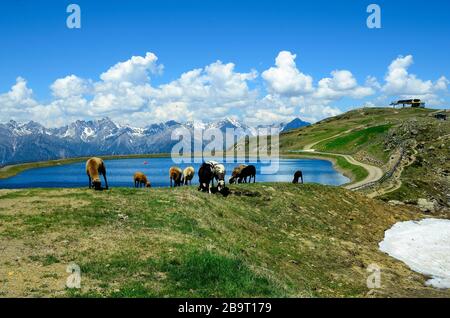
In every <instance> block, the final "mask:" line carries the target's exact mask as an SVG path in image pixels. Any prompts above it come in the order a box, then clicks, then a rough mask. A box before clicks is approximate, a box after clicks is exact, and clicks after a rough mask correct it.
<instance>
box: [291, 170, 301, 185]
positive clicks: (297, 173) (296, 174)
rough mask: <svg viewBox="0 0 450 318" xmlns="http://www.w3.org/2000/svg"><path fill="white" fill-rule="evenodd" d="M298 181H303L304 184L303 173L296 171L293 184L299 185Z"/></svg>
mask: <svg viewBox="0 0 450 318" xmlns="http://www.w3.org/2000/svg"><path fill="white" fill-rule="evenodd" d="M298 179H302V183H303V173H302V172H301V171H300V170H297V171H295V173H294V180H292V183H298Z"/></svg>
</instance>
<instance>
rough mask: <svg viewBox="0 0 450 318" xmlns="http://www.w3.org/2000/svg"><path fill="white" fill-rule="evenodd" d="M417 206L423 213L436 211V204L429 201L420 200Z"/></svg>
mask: <svg viewBox="0 0 450 318" xmlns="http://www.w3.org/2000/svg"><path fill="white" fill-rule="evenodd" d="M417 205H418V206H419V209H420V210H421V211H422V212H434V210H435V206H434V202H431V201H428V200H427V199H423V198H420V199H418V200H417Z"/></svg>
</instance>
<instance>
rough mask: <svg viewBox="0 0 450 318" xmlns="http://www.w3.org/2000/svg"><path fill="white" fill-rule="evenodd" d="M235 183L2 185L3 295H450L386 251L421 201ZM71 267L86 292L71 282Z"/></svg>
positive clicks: (0, 276) (317, 187)
mask: <svg viewBox="0 0 450 318" xmlns="http://www.w3.org/2000/svg"><path fill="white" fill-rule="evenodd" d="M231 190H232V194H231V195H229V196H228V197H222V196H219V195H208V194H205V193H201V192H198V191H197V190H196V188H195V187H183V188H177V189H168V188H165V189H145V190H143V189H141V190H135V189H120V188H116V189H112V190H110V191H103V192H95V191H90V190H87V189H62V190H61V189H52V190H45V189H30V190H17V191H10V190H2V191H0V246H1V247H2V257H1V258H0V282H1V285H0V286H1V287H0V293H1V296H46V297H47V296H49V297H70V296H74V297H78V296H92V297H103V296H113V297H122V296H125V297H166V296H186V297H204V296H211V297H221V296H233V297H234V296H236V297H241V296H242V297H244V296H245V297H258V296H265V297H266V296H267V297H285V296H286V297H324V296H326V297H366V296H450V294H449V292H448V291H441V290H436V289H432V288H429V287H427V286H425V285H424V281H425V278H424V277H423V276H421V275H418V274H415V273H413V272H412V271H410V270H409V269H408V268H407V267H406V266H404V265H403V264H402V263H401V262H398V261H395V260H393V259H392V258H390V257H388V256H387V255H385V254H383V253H381V252H380V251H378V242H379V241H381V240H382V238H383V235H384V231H385V230H386V229H388V228H389V227H390V226H392V225H393V224H394V223H395V222H397V221H400V220H407V219H411V218H418V217H420V215H419V214H417V212H414V211H413V210H411V208H405V207H391V206H389V205H387V204H385V203H383V202H381V201H376V200H372V199H369V198H367V197H365V196H363V195H361V194H358V193H355V192H350V191H347V190H345V189H342V188H338V187H328V186H321V185H293V184H282V183H271V184H262V183H260V184H258V183H257V184H247V185H239V186H233V187H231ZM72 262H75V263H76V264H78V265H79V266H80V269H81V275H82V276H81V277H82V281H81V286H82V288H81V290H72V289H66V288H65V287H64V284H65V281H66V278H67V275H68V274H67V273H66V266H67V264H69V263H72ZM372 263H375V264H378V265H379V266H380V267H382V268H385V269H386V270H385V271H383V284H382V288H381V289H379V290H375V291H370V290H369V289H368V288H367V287H366V278H367V275H368V273H367V271H366V268H367V266H369V264H372Z"/></svg>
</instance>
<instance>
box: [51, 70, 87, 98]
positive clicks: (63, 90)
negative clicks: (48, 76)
mask: <svg viewBox="0 0 450 318" xmlns="http://www.w3.org/2000/svg"><path fill="white" fill-rule="evenodd" d="M88 85H89V83H88V82H87V81H85V80H83V79H81V78H79V77H78V76H75V75H69V76H66V77H64V78H59V79H57V80H56V81H55V82H54V83H53V84H52V85H51V86H50V89H51V90H52V94H53V96H55V97H56V98H68V97H71V96H81V95H83V94H86V93H88V92H89V88H88Z"/></svg>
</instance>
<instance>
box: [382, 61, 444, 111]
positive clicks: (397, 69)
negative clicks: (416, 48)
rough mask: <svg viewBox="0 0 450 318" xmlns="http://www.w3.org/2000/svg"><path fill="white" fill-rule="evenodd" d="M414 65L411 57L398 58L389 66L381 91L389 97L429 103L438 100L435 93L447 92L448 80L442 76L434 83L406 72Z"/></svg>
mask: <svg viewBox="0 0 450 318" xmlns="http://www.w3.org/2000/svg"><path fill="white" fill-rule="evenodd" d="M413 63H414V60H413V56H412V55H407V56H405V57H403V56H399V57H397V58H396V59H395V60H394V61H392V63H391V64H390V65H389V68H388V72H387V74H386V77H385V80H386V84H385V85H384V86H383V87H382V91H383V92H384V93H385V94H387V95H389V96H400V97H404V98H408V97H410V98H422V99H424V100H425V101H428V102H431V103H432V101H433V100H436V99H438V97H437V95H436V92H438V91H445V90H447V85H448V83H449V82H448V80H447V79H446V78H445V77H444V76H442V77H440V78H439V79H438V80H437V81H436V82H434V83H433V82H432V81H431V80H421V79H420V78H418V77H417V76H416V75H414V74H410V73H409V72H408V69H409V67H410V66H411V65H412V64H413Z"/></svg>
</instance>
